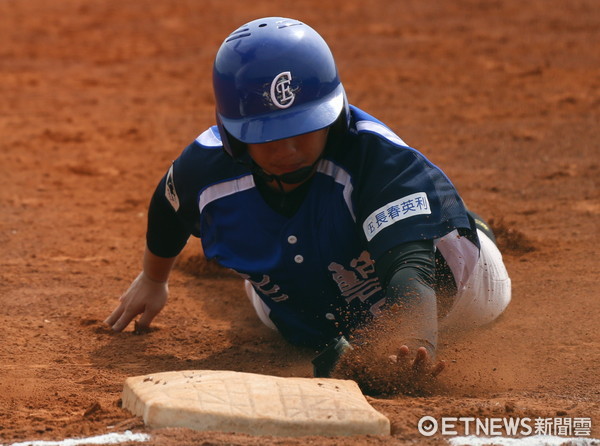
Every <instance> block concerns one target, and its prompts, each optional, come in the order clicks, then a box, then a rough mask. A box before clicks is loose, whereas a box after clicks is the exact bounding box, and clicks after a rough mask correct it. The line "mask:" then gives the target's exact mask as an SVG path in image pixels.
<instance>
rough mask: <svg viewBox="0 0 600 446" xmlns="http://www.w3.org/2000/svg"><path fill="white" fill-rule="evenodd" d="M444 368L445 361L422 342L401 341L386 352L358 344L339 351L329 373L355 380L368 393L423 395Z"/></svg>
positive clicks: (427, 392) (434, 382)
mask: <svg viewBox="0 0 600 446" xmlns="http://www.w3.org/2000/svg"><path fill="white" fill-rule="evenodd" d="M445 368H446V363H445V361H435V360H434V359H433V354H432V353H431V352H430V351H428V349H427V348H426V347H424V346H412V347H409V346H408V345H405V344H403V345H401V346H400V347H399V348H398V350H397V353H396V354H394V355H389V354H387V353H384V351H382V350H380V349H378V348H372V346H371V345H361V346H357V347H356V348H354V349H353V350H351V351H348V352H346V353H344V355H342V357H341V358H340V360H339V362H338V364H337V365H336V367H335V369H334V371H333V373H332V376H333V377H334V378H344V379H352V380H354V381H356V382H357V383H358V385H359V386H360V387H361V389H362V391H363V392H364V393H366V394H369V395H382V394H387V395H390V394H398V393H403V394H408V395H423V394H429V393H431V392H432V391H433V390H434V389H435V387H436V384H437V376H438V375H439V374H440V373H441V372H442V371H443V370H444V369H445Z"/></svg>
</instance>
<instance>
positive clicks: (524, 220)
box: [0, 0, 600, 446]
mask: <svg viewBox="0 0 600 446" xmlns="http://www.w3.org/2000/svg"><path fill="white" fill-rule="evenodd" d="M251 3H252V6H250V4H251ZM283 4H284V3H282V2H273V1H266V0H256V1H254V2H242V1H239V2H235V1H233V0H202V1H200V0H197V1H194V0H181V1H175V0H171V1H169V0H129V1H119V0H103V1H100V0H92V1H90V0H61V1H47V0H0V42H1V44H0V98H2V100H0V175H1V178H2V180H1V181H2V182H1V184H2V187H1V188H0V326H1V327H2V328H1V331H0V333H1V334H0V443H10V442H13V441H23V440H34V439H45V440H60V439H63V438H66V437H74V436H88V435H97V434H103V433H107V432H122V431H124V430H126V429H131V430H135V431H144V432H149V433H150V434H151V435H152V436H153V444H162V445H168V446H174V445H184V444H185V445H187V444H192V443H195V444H211V445H212V444H215V445H224V444H236V445H237V444H239V445H280V444H286V445H287V444H291V445H294V444H295V445H304V444H319V445H337V444H345V445H346V444H353V445H376V444H384V443H385V444H410V443H412V442H419V441H422V440H423V437H421V436H420V434H419V433H418V431H417V428H416V425H417V421H418V420H419V418H420V417H422V416H424V415H431V416H434V417H441V416H455V417H460V416H473V417H486V416H488V417H489V416H494V417H508V416H511V417H524V416H527V417H531V418H537V417H542V418H554V417H587V418H591V419H592V420H593V427H592V432H591V434H592V436H593V437H595V438H599V437H600V373H599V371H598V369H599V364H600V336H599V334H598V333H599V328H600V327H599V325H600V324H599V323H598V319H599V315H600V299H599V297H600V287H599V283H600V268H599V262H598V254H597V251H598V245H599V243H600V230H599V225H598V222H599V221H600V196H599V195H600V194H599V192H598V177H599V176H600V147H599V144H600V143H599V141H600V52H598V48H599V47H600V8H598V4H597V0H570V1H565V0H532V1H529V2H521V1H518V0H491V1H478V0H455V1H447V2H442V1H439V2H422V1H419V0H403V1H388V0H372V1H370V2H364V1H357V0H345V1H341V0H333V1H330V2H324V1H320V0H319V1H317V0H300V1H296V2H285V7H280V5H283ZM267 15H284V16H291V17H295V18H298V19H301V20H303V21H305V22H307V23H308V24H310V25H312V26H313V27H315V28H316V29H317V30H319V31H320V32H321V34H322V35H323V36H324V37H325V38H326V39H327V40H328V41H329V43H330V45H331V47H332V50H333V52H334V55H335V56H336V59H337V61H338V65H339V68H340V72H341V76H342V81H343V82H344V84H345V86H346V89H347V92H348V96H349V99H350V101H351V102H352V103H353V104H355V105H357V106H359V107H361V108H362V109H364V110H366V111H367V112H370V113H373V114H375V115H376V116H377V117H379V118H380V119H382V120H383V121H385V122H386V123H388V124H389V125H390V126H392V127H393V128H394V129H395V130H396V131H397V133H398V134H399V135H400V136H401V137H402V138H403V139H404V140H405V141H406V142H407V143H409V144H410V145H412V146H414V147H416V148H418V149H420V150H421V151H423V152H424V153H425V154H426V155H427V156H428V157H429V158H430V159H431V160H432V161H433V162H434V163H435V164H437V165H439V166H440V167H442V168H443V169H444V171H445V172H446V173H447V174H448V175H449V176H450V178H451V179H452V180H453V182H454V183H455V185H456V186H457V188H458V189H459V191H460V192H461V194H462V195H463V197H464V198H465V199H466V201H467V203H468V205H469V206H470V207H471V208H472V209H474V210H476V211H477V212H478V213H479V214H481V215H483V216H484V217H486V218H488V219H490V220H491V221H492V223H493V226H494V228H495V229H496V231H497V233H498V239H499V242H500V245H501V247H502V248H503V252H504V255H505V260H506V264H507V267H508V269H509V273H510V275H511V277H512V280H513V302H512V304H511V305H510V307H509V309H508V310H507V312H506V313H505V315H504V316H503V317H502V318H501V320H500V321H499V322H498V323H497V324H495V325H494V326H493V327H490V328H488V329H485V330H482V331H481V332H479V333H477V334H475V335H474V336H473V337H471V338H469V339H465V340H460V341H457V342H456V343H452V344H451V345H445V346H444V347H443V350H442V352H441V355H440V356H441V357H442V358H444V359H446V360H447V361H448V362H449V364H450V367H449V369H448V370H447V371H446V372H444V373H443V374H442V375H441V376H440V381H441V387H442V388H441V389H440V390H439V393H436V394H435V395H433V396H428V397H408V396H397V397H394V398H370V399H369V401H370V402H371V403H372V405H373V406H374V407H375V408H376V409H378V410H380V411H381V412H383V413H384V414H385V415H387V416H388V417H389V418H390V420H391V422H392V430H393V437H392V439H389V438H388V439H382V438H378V437H369V436H363V437H353V438H352V439H346V440H343V441H340V440H336V439H328V438H317V437H309V438H305V439H277V438H255V437H250V436H246V435H238V434H216V433H210V432H193V431H187V430H183V429H163V430H151V429H146V428H145V427H144V426H143V423H142V422H141V420H140V419H139V418H132V416H131V414H129V413H128V412H126V411H125V410H123V409H121V408H120V405H119V403H120V401H119V398H120V392H121V390H122V386H123V382H124V380H125V378H126V377H127V376H132V375H142V374H146V373H151V372H158V371H168V370H182V369H230V370H238V371H246V372H255V373H267V374H273V375H278V376H310V374H311V367H310V363H309V360H310V358H312V356H313V355H314V352H312V351H307V350H298V349H295V348H291V347H290V346H288V345H286V344H285V343H284V342H283V341H282V340H281V339H279V338H278V337H277V336H276V335H275V334H273V333H271V332H270V331H269V330H268V329H266V328H263V327H262V326H261V325H260V323H259V322H258V319H257V318H256V317H255V316H254V315H253V313H252V311H251V308H250V306H249V303H248V302H247V299H246V298H245V297H244V293H243V289H242V285H241V283H240V281H239V279H237V278H235V277H232V276H229V275H227V274H225V273H223V272H222V271H220V270H218V269H216V268H213V267H211V266H210V265H206V263H205V262H203V260H202V258H201V257H200V249H199V242H198V241H197V240H193V241H192V242H190V243H189V244H188V247H187V248H186V250H185V252H184V254H183V255H182V259H181V260H180V262H179V263H178V265H177V267H176V270H175V271H174V274H173V278H172V281H171V285H170V287H171V296H170V301H169V303H168V305H167V308H166V309H165V311H164V312H163V313H162V314H161V315H160V316H159V317H158V318H157V320H156V325H155V329H154V330H153V331H151V332H150V333H147V334H145V335H134V334H133V333H132V332H131V330H129V331H128V332H126V333H121V334H114V333H112V332H111V331H110V330H109V329H108V328H107V327H106V326H104V324H103V323H102V321H103V320H104V318H105V317H106V316H108V314H109V313H110V312H111V311H112V309H113V307H114V306H115V305H116V302H117V298H118V297H119V295H120V294H121V293H122V292H123V291H124V290H125V289H126V288H127V286H128V284H129V283H130V281H131V280H132V279H133V278H134V277H135V276H136V275H137V273H138V272H139V268H140V260H141V255H142V251H143V245H144V233H145V218H146V207H147V203H148V201H149V198H150V194H151V192H152V190H153V189H154V186H155V184H156V182H157V181H158V179H159V178H160V177H161V176H162V175H163V173H164V172H165V171H166V169H167V168H168V166H169V163H170V162H171V160H172V159H173V158H175V157H176V156H177V155H178V153H179V152H180V150H182V149H183V148H184V147H185V146H186V145H187V144H188V143H189V142H190V141H192V140H193V139H194V138H195V137H196V136H197V135H198V134H199V133H200V132H201V131H202V130H204V129H205V128H206V127H207V126H208V125H210V124H212V122H213V116H214V111H213V98H212V92H211V85H210V82H211V74H212V73H211V65H212V59H213V57H214V54H215V52H216V50H217V48H218V46H219V44H220V42H221V41H222V39H223V38H224V36H225V34H227V33H228V32H229V31H231V30H233V29H234V28H235V27H237V26H238V25H240V24H242V23H244V22H246V21H249V20H251V19H254V18H257V17H260V16H267ZM441 438H442V437H440V436H436V437H434V440H433V441H438V442H442V440H441ZM430 441H432V440H430Z"/></svg>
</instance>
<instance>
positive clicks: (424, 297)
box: [386, 267, 438, 355]
mask: <svg viewBox="0 0 600 446" xmlns="http://www.w3.org/2000/svg"><path fill="white" fill-rule="evenodd" d="M386 300H387V301H388V302H390V303H391V308H390V312H391V313H393V314H394V315H397V317H398V319H399V324H398V327H397V330H395V332H396V333H397V339H396V342H398V343H401V344H405V345H407V346H408V347H409V348H411V349H416V348H419V347H425V348H427V350H428V351H429V353H430V354H432V355H433V354H435V350H436V348H437V334H438V323H437V301H436V296H435V291H434V290H433V289H432V288H431V287H430V286H429V285H428V284H426V283H423V282H422V281H420V280H419V279H418V278H416V274H415V272H414V271H411V268H410V267H409V268H405V269H401V270H399V271H397V272H396V273H395V274H394V275H393V276H392V278H391V280H390V282H389V284H388V288H387V298H386Z"/></svg>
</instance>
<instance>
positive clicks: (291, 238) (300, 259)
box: [287, 235, 304, 263]
mask: <svg viewBox="0 0 600 446" xmlns="http://www.w3.org/2000/svg"><path fill="white" fill-rule="evenodd" d="M287 241H288V243H289V244H290V245H295V244H296V243H298V237H296V236H295V235H290V236H288V238H287ZM294 262H296V263H302V262H304V257H302V256H301V255H300V254H296V255H295V256H294Z"/></svg>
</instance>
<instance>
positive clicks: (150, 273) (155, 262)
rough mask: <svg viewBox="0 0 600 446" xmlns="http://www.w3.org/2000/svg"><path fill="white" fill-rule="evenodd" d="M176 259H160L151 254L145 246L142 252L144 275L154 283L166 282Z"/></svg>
mask: <svg viewBox="0 0 600 446" xmlns="http://www.w3.org/2000/svg"><path fill="white" fill-rule="evenodd" d="M176 259H177V257H160V256H157V255H156V254H153V253H152V251H150V249H148V247H147V246H146V250H145V251H144V261H143V268H144V275H145V276H146V277H147V278H148V279H150V280H152V281H154V282H166V281H167V280H169V275H170V274H171V270H172V269H173V265H174V264H175V260H176Z"/></svg>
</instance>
